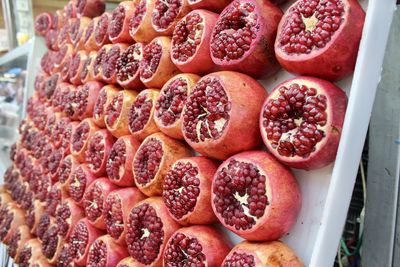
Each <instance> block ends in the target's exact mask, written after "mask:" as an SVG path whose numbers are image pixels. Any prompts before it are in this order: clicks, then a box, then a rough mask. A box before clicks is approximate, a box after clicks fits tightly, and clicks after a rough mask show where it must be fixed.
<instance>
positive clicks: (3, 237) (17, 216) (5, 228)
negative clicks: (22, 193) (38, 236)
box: [0, 202, 25, 244]
mask: <svg viewBox="0 0 400 267" xmlns="http://www.w3.org/2000/svg"><path fill="white" fill-rule="evenodd" d="M24 223H25V211H24V210H23V209H21V208H19V207H18V206H17V204H16V203H15V202H10V203H8V204H7V205H5V206H2V207H1V209H0V241H1V242H2V243H4V244H8V243H9V242H10V241H11V237H12V235H13V234H14V232H15V231H16V230H17V228H18V227H19V226H21V225H23V224H24Z"/></svg>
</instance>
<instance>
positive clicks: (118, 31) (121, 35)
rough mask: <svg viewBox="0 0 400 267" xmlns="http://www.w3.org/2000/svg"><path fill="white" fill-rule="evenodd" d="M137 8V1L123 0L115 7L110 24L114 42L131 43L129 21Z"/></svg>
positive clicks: (111, 38)
mask: <svg viewBox="0 0 400 267" xmlns="http://www.w3.org/2000/svg"><path fill="white" fill-rule="evenodd" d="M135 10H136V3H135V1H122V2H121V3H119V5H118V6H117V7H116V8H115V9H114V11H113V12H112V14H111V19H110V21H109V24H108V35H109V37H110V40H111V42H113V43H124V42H126V43H131V42H132V37H131V36H130V35H129V21H130V20H131V18H132V16H133V14H134V12H135Z"/></svg>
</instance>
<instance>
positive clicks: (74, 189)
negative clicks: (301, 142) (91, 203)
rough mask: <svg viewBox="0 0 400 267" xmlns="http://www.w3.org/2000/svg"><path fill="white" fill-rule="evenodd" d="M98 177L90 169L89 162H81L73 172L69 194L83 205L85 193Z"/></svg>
mask: <svg viewBox="0 0 400 267" xmlns="http://www.w3.org/2000/svg"><path fill="white" fill-rule="evenodd" d="M95 179H96V176H94V174H93V173H92V172H91V171H90V169H89V167H88V166H87V164H81V165H79V166H77V167H76V169H75V170H74V172H73V173H72V174H71V182H70V185H69V196H70V197H71V198H72V199H73V200H75V202H76V203H77V204H78V205H80V206H82V205H83V194H84V193H85V190H86V188H87V187H89V185H90V184H91V183H92V182H93V181H94V180H95Z"/></svg>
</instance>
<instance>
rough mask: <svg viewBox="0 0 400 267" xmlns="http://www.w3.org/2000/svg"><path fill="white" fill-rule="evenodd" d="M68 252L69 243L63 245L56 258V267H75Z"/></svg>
mask: <svg viewBox="0 0 400 267" xmlns="http://www.w3.org/2000/svg"><path fill="white" fill-rule="evenodd" d="M70 250H71V249H70V245H69V243H64V246H63V247H62V248H61V251H60V254H59V256H58V261H57V265H56V266H57V267H75V263H74V261H73V259H72V257H71V252H70Z"/></svg>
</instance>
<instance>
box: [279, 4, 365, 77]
mask: <svg viewBox="0 0 400 267" xmlns="http://www.w3.org/2000/svg"><path fill="white" fill-rule="evenodd" d="M364 18H365V13H364V11H363V9H362V8H361V6H360V4H359V3H358V1H354V0H348V1H343V0H340V1H333V0H328V1H323V2H320V1H311V2H309V1H303V0H302V1H296V2H295V3H293V5H292V6H291V7H290V8H289V9H288V10H287V11H286V13H285V15H284V16H283V18H282V20H281V22H280V24H279V28H278V34H277V38H276V41H275V53H276V56H277V59H278V61H279V63H280V64H281V65H282V66H283V67H284V68H285V69H286V70H287V71H289V72H293V73H298V74H302V75H311V76H316V77H320V78H325V79H328V80H339V79H342V78H344V77H346V76H348V75H350V74H351V73H352V72H353V70H354V66H355V63H356V58H357V53H358V46H359V43H360V39H361V34H362V29H363V26H364Z"/></svg>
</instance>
